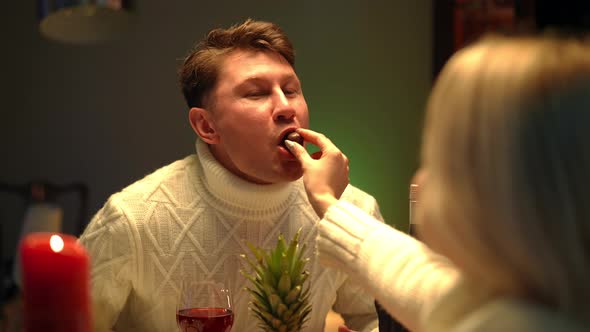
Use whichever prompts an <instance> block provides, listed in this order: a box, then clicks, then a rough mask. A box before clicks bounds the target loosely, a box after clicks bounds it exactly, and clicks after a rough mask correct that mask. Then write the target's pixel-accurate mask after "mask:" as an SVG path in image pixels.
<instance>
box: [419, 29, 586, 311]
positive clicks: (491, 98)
mask: <svg viewBox="0 0 590 332" xmlns="http://www.w3.org/2000/svg"><path fill="white" fill-rule="evenodd" d="M424 133H425V134H424V146H423V151H422V158H423V164H424V166H425V168H426V169H427V171H428V183H427V185H426V186H424V189H423V192H422V193H421V204H422V206H424V209H425V210H426V211H428V212H427V214H428V215H427V217H426V220H424V223H425V225H424V226H423V229H424V234H423V235H422V236H423V237H424V239H425V241H427V242H428V243H430V244H431V245H432V246H433V247H434V248H435V249H438V250H439V251H441V252H442V253H443V254H446V255H448V256H449V257H450V258H451V259H452V260H454V261H455V262H456V263H457V265H458V266H459V267H460V268H461V269H462V270H463V272H464V274H465V275H466V276H468V277H470V278H474V279H476V281H477V282H479V283H480V284H481V285H482V286H485V287H490V289H491V290H492V291H497V292H504V293H509V294H516V295H518V296H523V297H526V298H528V299H531V300H534V301H536V302H541V303H544V304H546V305H548V306H551V307H553V308H556V309H557V310H560V311H563V312H566V313H568V314H571V315H573V316H576V317H578V318H581V319H583V320H585V321H586V322H588V321H590V318H588V316H589V315H590V310H589V308H590V305H589V303H590V302H589V299H590V45H589V44H588V42H585V41H582V40H580V39H575V40H574V39H564V38H556V37H548V36H546V37H542V38H541V37H538V38H533V37H511V38H509V37H499V36H491V37H487V38H485V39H483V40H482V41H480V42H478V43H476V44H474V45H473V46H471V47H468V48H466V49H464V50H462V51H460V52H458V53H457V54H456V55H455V56H454V57H453V58H452V59H451V60H450V61H449V63H448V64H447V65H446V66H445V68H444V69H443V71H442V72H441V75H440V76H439V78H438V81H437V82H436V84H435V87H434V89H433V91H432V95H431V97H430V100H429V104H428V109H427V117H426V126H425V131H424Z"/></svg>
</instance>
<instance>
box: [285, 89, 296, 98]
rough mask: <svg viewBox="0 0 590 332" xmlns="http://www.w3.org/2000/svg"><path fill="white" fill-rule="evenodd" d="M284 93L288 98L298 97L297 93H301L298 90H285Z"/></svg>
mask: <svg viewBox="0 0 590 332" xmlns="http://www.w3.org/2000/svg"><path fill="white" fill-rule="evenodd" d="M283 93H284V94H285V95H287V96H293V95H296V94H297V93H299V90H297V89H285V90H283Z"/></svg>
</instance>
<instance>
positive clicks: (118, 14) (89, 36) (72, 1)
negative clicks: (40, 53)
mask: <svg viewBox="0 0 590 332" xmlns="http://www.w3.org/2000/svg"><path fill="white" fill-rule="evenodd" d="M37 3H38V13H39V30H40V32H41V34H42V35H43V36H45V37H47V38H49V39H52V40H56V41H60V42H63V43H68V44H92V43H97V42H103V41H107V40H112V39H115V38H116V37H118V36H120V35H122V34H123V32H125V31H126V30H127V29H128V27H129V25H130V23H131V20H132V13H131V9H132V1H131V0H38V1H37Z"/></svg>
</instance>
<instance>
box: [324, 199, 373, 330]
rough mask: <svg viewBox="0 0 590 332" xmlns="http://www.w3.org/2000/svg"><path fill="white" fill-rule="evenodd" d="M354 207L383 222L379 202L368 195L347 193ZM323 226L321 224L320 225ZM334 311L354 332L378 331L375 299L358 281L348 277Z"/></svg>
mask: <svg viewBox="0 0 590 332" xmlns="http://www.w3.org/2000/svg"><path fill="white" fill-rule="evenodd" d="M349 199H350V200H351V201H349V202H350V203H349V204H351V205H352V206H358V209H359V210H361V211H366V213H367V216H371V217H372V218H375V219H376V220H382V219H383V218H382V217H381V213H380V211H379V206H378V204H377V201H376V200H375V199H374V198H373V197H371V196H368V195H359V194H358V192H356V193H355V192H354V191H353V190H351V191H350V192H348V193H347V198H346V200H347V201H348V200H349ZM320 224H321V223H320ZM333 310H334V311H336V312H338V313H339V314H340V315H341V316H342V318H343V320H344V323H345V325H346V326H347V327H348V328H350V329H352V330H354V331H362V332H369V331H377V330H378V325H379V321H378V317H377V312H376V310H375V298H374V297H373V296H371V295H370V294H369V293H368V292H367V290H366V289H365V288H364V287H362V285H361V284H359V283H358V281H357V280H354V278H351V277H350V276H348V277H347V278H346V279H345V281H344V283H343V284H342V285H341V286H340V287H339V289H338V291H337V294H336V302H335V303H334V305H333Z"/></svg>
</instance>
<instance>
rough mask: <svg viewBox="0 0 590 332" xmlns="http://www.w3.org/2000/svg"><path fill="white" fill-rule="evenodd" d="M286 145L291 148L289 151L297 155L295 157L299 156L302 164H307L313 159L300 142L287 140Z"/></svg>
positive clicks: (298, 158)
mask: <svg viewBox="0 0 590 332" xmlns="http://www.w3.org/2000/svg"><path fill="white" fill-rule="evenodd" d="M285 146H286V147H287V149H289V151H291V153H292V154H293V155H294V156H295V158H297V160H299V162H300V163H301V164H302V165H305V164H306V163H309V162H310V161H311V160H312V158H311V157H310V156H309V154H307V150H305V148H304V147H303V146H301V145H299V144H298V143H295V142H293V141H289V140H285Z"/></svg>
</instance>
